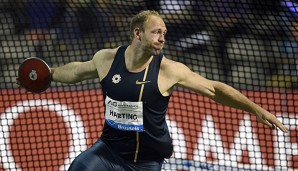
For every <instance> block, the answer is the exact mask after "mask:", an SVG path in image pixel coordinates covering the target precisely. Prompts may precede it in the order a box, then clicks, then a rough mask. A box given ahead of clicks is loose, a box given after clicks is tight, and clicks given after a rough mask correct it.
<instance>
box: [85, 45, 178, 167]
mask: <svg viewBox="0 0 298 171" xmlns="http://www.w3.org/2000/svg"><path fill="white" fill-rule="evenodd" d="M126 48H127V46H121V47H120V48H119V49H118V51H117V53H116V56H115V59H114V61H113V63H112V66H111V68H110V70H109V72H108V74H107V76H106V77H105V78H104V79H103V80H102V81H101V85H102V91H103V95H104V100H105V118H106V120H105V124H104V128H103V132H102V135H101V137H100V139H99V141H98V142H97V143H96V144H95V145H94V146H99V145H98V144H103V145H101V148H102V147H103V146H105V148H107V149H108V151H109V152H108V154H105V153H104V152H103V151H104V150H99V149H100V148H95V147H92V148H91V149H93V150H91V151H93V152H92V153H96V154H97V155H100V157H102V158H104V155H112V156H114V155H116V156H117V157H112V158H114V159H115V158H117V159H115V160H116V161H114V162H112V163H119V160H118V159H121V160H123V161H124V162H123V163H124V164H128V165H134V164H135V165H139V164H140V163H144V164H145V165H144V166H146V167H144V168H147V169H148V170H160V169H161V164H162V162H163V160H164V159H165V158H168V157H170V156H171V155H172V152H173V145H172V140H171V138H170V134H169V130H168V127H167V124H166V119H165V117H166V116H165V115H166V111H167V108H168V103H169V99H170V96H163V95H162V94H161V93H160V91H159V88H158V83H157V79H158V74H159V69H160V64H161V60H162V58H163V54H160V55H159V56H154V57H153V59H152V60H151V62H150V64H149V66H148V67H147V68H146V69H145V70H143V71H141V72H137V73H134V72H130V71H128V70H127V68H126V65H125V57H124V54H125V50H126ZM87 151H88V150H87ZM85 156H86V155H85ZM118 157H119V158H118ZM152 162H153V163H154V162H155V163H156V164H153V167H152V168H150V165H152ZM81 163H82V162H81ZM99 163H100V162H99ZM120 163H121V162H120ZM146 163H147V165H146ZM99 165H100V164H98V167H99ZM154 165H155V166H154ZM112 167H114V166H112ZM133 167H134V166H133ZM123 168H124V170H144V169H143V168H142V169H140V168H135V169H132V168H131V167H130V166H128V167H127V166H123ZM153 168H156V169H153ZM110 169H111V170H113V169H115V168H110ZM99 170H100V169H99ZM107 170H109V169H107ZM118 170H121V169H118Z"/></svg>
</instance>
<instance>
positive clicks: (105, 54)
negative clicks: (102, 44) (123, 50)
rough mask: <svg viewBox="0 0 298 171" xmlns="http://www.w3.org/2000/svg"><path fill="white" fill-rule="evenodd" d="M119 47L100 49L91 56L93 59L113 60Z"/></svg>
mask: <svg viewBox="0 0 298 171" xmlns="http://www.w3.org/2000/svg"><path fill="white" fill-rule="evenodd" d="M118 49H119V47H117V48H113V49H101V50H99V51H97V52H96V53H95V54H94V56H93V61H95V62H96V61H100V62H102V61H106V60H113V59H114V58H115V55H116V53H117V51H118Z"/></svg>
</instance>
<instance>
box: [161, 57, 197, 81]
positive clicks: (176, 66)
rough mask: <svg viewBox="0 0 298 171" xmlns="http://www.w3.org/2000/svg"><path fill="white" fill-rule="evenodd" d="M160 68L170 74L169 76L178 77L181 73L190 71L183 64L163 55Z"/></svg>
mask: <svg viewBox="0 0 298 171" xmlns="http://www.w3.org/2000/svg"><path fill="white" fill-rule="evenodd" d="M160 68H161V71H162V72H165V73H166V74H171V76H177V77H179V75H181V74H183V73H187V72H191V70H190V69H189V68H188V67H187V66H186V65H185V64H183V63H181V62H177V61H174V60H171V59H168V58H166V57H165V56H164V57H163V59H162V61H161V66H160Z"/></svg>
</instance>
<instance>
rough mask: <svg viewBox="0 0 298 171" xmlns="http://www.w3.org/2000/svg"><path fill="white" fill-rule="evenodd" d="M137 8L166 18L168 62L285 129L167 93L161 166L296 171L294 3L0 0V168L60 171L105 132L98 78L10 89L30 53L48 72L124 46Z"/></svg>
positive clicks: (180, 92)
mask: <svg viewBox="0 0 298 171" xmlns="http://www.w3.org/2000/svg"><path fill="white" fill-rule="evenodd" d="M144 9H153V10H156V11H158V12H159V13H160V14H161V15H162V16H163V17H164V21H165V22H166V25H167V29H168V33H167V36H166V46H165V48H164V53H165V55H166V56H167V57H168V58H170V59H173V60H176V61H180V62H182V63H184V64H186V65H187V66H188V67H190V68H191V69H192V70H193V71H195V72H198V73H200V74H201V75H202V76H204V77H206V78H209V79H213V80H218V81H222V82H225V83H227V84H229V85H231V86H233V87H235V88H236V89H238V90H240V91H241V92H242V93H243V94H245V95H246V96H247V97H249V98H250V99H252V100H253V101H255V102H256V103H258V104H260V105H261V106H263V107H264V108H265V109H267V110H269V111H270V112H272V113H273V114H275V115H276V116H277V117H278V118H279V119H280V120H282V121H283V123H284V124H285V125H286V126H287V127H288V128H289V129H290V133H289V134H283V133H281V131H276V130H270V129H268V128H265V127H264V126H263V125H262V124H260V123H258V122H257V120H256V118H255V116H253V115H250V114H248V113H245V112H242V111H238V110H234V109H230V108H227V107H223V106H221V105H218V104H216V103H214V102H213V101H211V100H209V99H207V98H205V97H201V96H200V95H197V94H194V93H193V92H190V91H188V90H184V89H175V91H174V93H173V96H172V98H171V101H170V106H169V110H168V115H167V116H168V117H167V121H168V125H169V129H170V132H171V135H172V138H173V140H174V141H173V143H174V154H173V156H172V157H171V158H170V159H168V160H167V161H166V162H165V164H164V166H163V170H245V169H247V170H289V169H298V164H297V163H298V152H297V143H298V140H297V135H298V133H297V132H296V131H297V129H298V128H297V125H298V120H297V119H296V118H297V113H298V108H297V105H298V103H297V100H298V93H297V88H298V84H297V81H298V80H297V78H298V72H297V68H298V57H297V52H298V41H297V40H298V22H297V17H298V16H297V15H298V3H297V2H296V1H294V0H283V1H277V0H239V1H236V0H209V1H206V0H184V1H182V0H180V1H179V0H177V1H176V0H156V1H145V0H126V1H120V0H116V1H108V0H22V1H19V0H2V1H1V5H0V64H1V65H0V117H1V118H0V119H1V124H0V150H1V153H0V154H1V155H0V159H1V163H0V170H5V171H6V170H18V169H19V170H30V171H31V170H67V168H68V166H69V164H70V162H71V161H72V160H73V159H74V157H75V156H77V155H78V154H80V152H82V151H83V150H85V149H86V148H87V147H90V146H91V145H92V144H93V143H94V142H95V141H96V140H97V139H98V137H99V136H100V134H101V130H102V126H103V118H104V116H103V112H104V109H103V99H102V93H101V87H100V84H99V80H97V79H96V80H88V81H83V82H81V83H77V84H73V85H68V84H61V83H54V82H53V83H52V84H51V88H49V89H48V90H47V91H46V92H44V93H40V94H32V93H29V92H25V90H24V89H20V88H18V86H17V84H16V78H17V71H18V68H19V65H20V63H21V62H23V61H24V59H26V58H28V57H39V58H42V59H43V60H45V61H46V62H47V63H48V64H49V65H50V66H51V67H56V66H60V65H63V64H66V63H68V62H72V61H87V60H90V59H91V58H92V56H93V55H94V54H95V53H96V52H97V51H98V50H100V49H103V48H114V47H117V46H120V45H123V44H128V43H129V42H130V39H129V22H130V19H131V17H132V16H133V15H135V14H136V13H137V12H139V11H141V10H144Z"/></svg>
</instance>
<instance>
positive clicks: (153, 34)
mask: <svg viewBox="0 0 298 171" xmlns="http://www.w3.org/2000/svg"><path fill="white" fill-rule="evenodd" d="M166 32H167V28H166V25H165V23H164V21H163V20H162V19H161V18H160V17H157V16H154V15H152V16H149V18H148V21H147V22H146V23H145V27H144V32H143V34H142V36H141V38H142V39H141V40H142V44H143V46H144V50H145V51H148V52H149V53H151V54H152V55H159V54H160V52H161V50H162V49H163V46H164V43H165V35H166Z"/></svg>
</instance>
